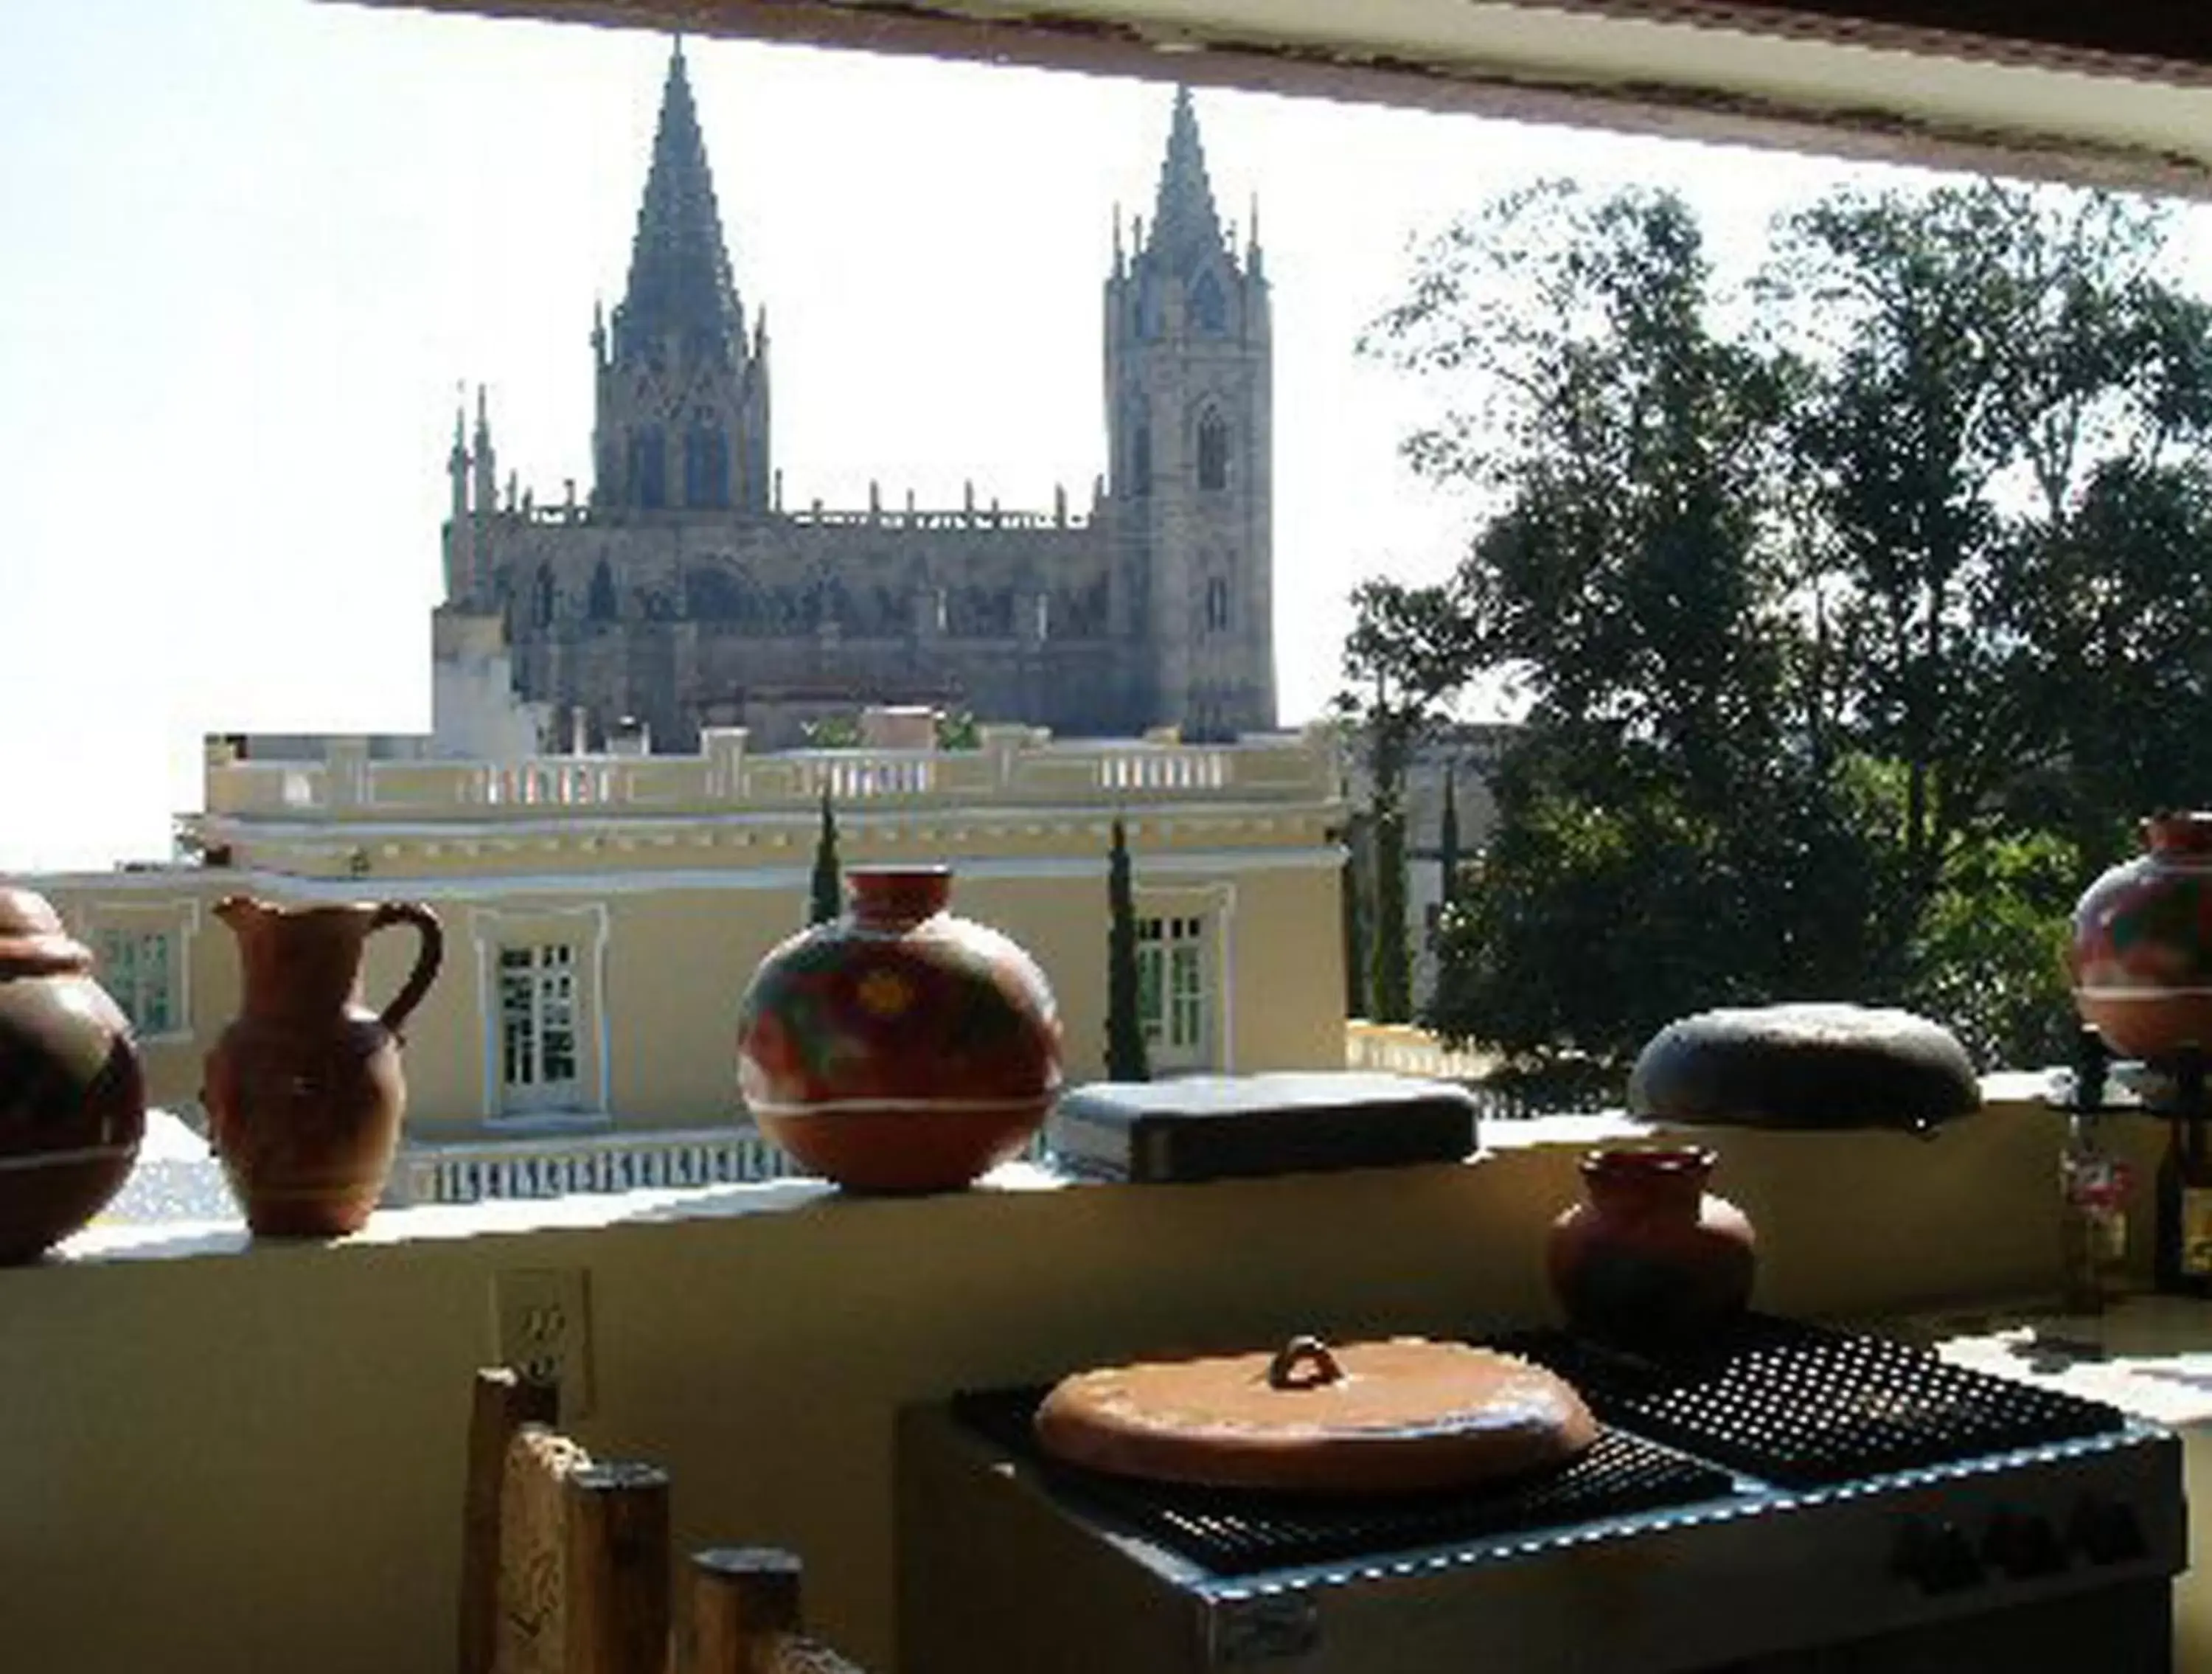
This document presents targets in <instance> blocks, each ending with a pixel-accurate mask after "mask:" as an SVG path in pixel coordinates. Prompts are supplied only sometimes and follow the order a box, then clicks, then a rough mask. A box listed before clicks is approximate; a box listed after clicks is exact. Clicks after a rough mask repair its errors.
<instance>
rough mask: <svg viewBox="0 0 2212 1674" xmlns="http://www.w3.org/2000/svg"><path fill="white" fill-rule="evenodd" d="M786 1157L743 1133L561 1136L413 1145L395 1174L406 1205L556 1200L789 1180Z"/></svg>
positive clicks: (700, 1131)
mask: <svg viewBox="0 0 2212 1674" xmlns="http://www.w3.org/2000/svg"><path fill="white" fill-rule="evenodd" d="M793 1172H795V1171H794V1170H793V1167H792V1166H791V1165H790V1163H789V1162H788V1161H787V1160H786V1159H785V1157H784V1155H783V1154H782V1153H781V1151H779V1150H778V1149H776V1147H775V1146H773V1145H771V1144H769V1142H768V1141H765V1140H763V1138H761V1137H760V1135H757V1134H754V1133H749V1132H746V1131H744V1129H736V1128H732V1129H727V1130H714V1129H697V1130H692V1129H684V1130H679V1131H676V1132H668V1133H652V1134H581V1135H574V1134H557V1135H544V1136H541V1137H534V1138H530V1139H514V1140H494V1141H483V1142H478V1143H467V1144H459V1145H434V1146H422V1147H410V1149H408V1150H407V1151H405V1152H403V1153H402V1154H401V1156H400V1159H399V1164H398V1168H397V1169H396V1170H395V1171H394V1181H395V1184H396V1186H397V1190H395V1192H394V1193H393V1196H394V1197H395V1198H396V1199H397V1200H398V1201H399V1202H409V1203H476V1202H483V1201H485V1200H486V1199H496V1198H518V1197H559V1196H567V1195H568V1194H570V1193H572V1192H624V1191H643V1190H659V1189H664V1188H669V1187H687V1186H705V1185H726V1184H741V1183H744V1182H747V1181H757V1180H776V1179H784V1178H789V1177H790V1176H791V1175H792V1174H793Z"/></svg>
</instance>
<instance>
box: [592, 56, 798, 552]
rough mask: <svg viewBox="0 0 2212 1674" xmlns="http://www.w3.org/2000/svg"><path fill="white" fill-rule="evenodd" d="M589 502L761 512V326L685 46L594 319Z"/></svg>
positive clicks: (610, 507)
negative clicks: (629, 226) (717, 182)
mask: <svg viewBox="0 0 2212 1674" xmlns="http://www.w3.org/2000/svg"><path fill="white" fill-rule="evenodd" d="M592 363H593V368H594V372H595V375H596V378H597V382H598V405H597V420H596V423H594V425H593V429H592V458H593V462H594V467H595V476H594V479H593V484H592V506H593V508H595V509H598V510H600V511H603V512H611V513H616V514H623V513H629V512H659V511H676V510H683V509H687V508H689V509H698V510H718V511H730V510H735V511H740V512H765V511H767V510H768V509H769V483H770V474H769V473H770V470H771V466H770V463H769V380H768V326H767V321H766V319H765V317H764V316H757V317H756V318H755V320H754V321H753V326H752V333H751V336H750V338H748V337H747V335H746V330H745V316H744V305H743V304H742V303H741V302H740V301H738V290H737V285H736V283H735V281H734V280H733V279H732V277H731V271H730V256H729V250H728V247H727V246H726V245H725V244H724V243H723V241H722V222H721V216H720V213H719V211H718V210H716V208H715V204H714V176H713V174H712V173H710V172H709V170H708V167H707V148H706V144H705V143H704V141H703V140H702V138H701V137H700V133H699V116H698V112H697V111H696V108H695V107H694V106H693V104H692V100H691V82H690V76H688V75H687V73H686V72H685V70H684V45H683V42H682V41H680V40H679V41H678V42H677V44H676V46H675V48H674V50H673V51H672V52H671V53H670V55H669V59H668V79H667V82H666V83H665V86H664V87H663V88H662V91H661V95H660V121H659V127H658V129H657V130H656V131H655V132H654V135H653V164H652V167H651V168H650V169H649V171H648V172H647V175H646V182H645V198H644V201H643V202H642V203H641V204H640V205H639V207H638V212H637V234H636V237H635V240H634V241H633V242H632V244H631V246H630V258H629V287H628V289H626V290H625V292H624V293H623V300H622V301H621V303H620V304H619V305H618V306H617V307H616V309H615V311H614V317H613V319H612V320H611V321H608V320H599V319H597V318H595V319H594V320H593V321H592Z"/></svg>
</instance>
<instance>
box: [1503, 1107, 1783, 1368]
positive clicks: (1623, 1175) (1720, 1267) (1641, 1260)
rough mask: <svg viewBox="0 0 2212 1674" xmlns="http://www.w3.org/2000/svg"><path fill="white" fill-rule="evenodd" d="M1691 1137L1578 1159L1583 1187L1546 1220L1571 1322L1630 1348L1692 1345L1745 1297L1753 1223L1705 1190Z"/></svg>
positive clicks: (1700, 1157) (1702, 1153) (1706, 1167)
mask: <svg viewBox="0 0 2212 1674" xmlns="http://www.w3.org/2000/svg"><path fill="white" fill-rule="evenodd" d="M1715 1160H1716V1158H1715V1156H1714V1154H1713V1153H1712V1152H1711V1151H1708V1150H1705V1149H1703V1148H1701V1147H1697V1146H1659V1147H1643V1146H1623V1147H1606V1148H1603V1149H1600V1150H1596V1151H1593V1152H1591V1153H1590V1154H1589V1155H1588V1156H1586V1157H1584V1158H1583V1161H1582V1174H1583V1187H1584V1189H1585V1190H1586V1191H1587V1192H1588V1194H1589V1195H1588V1196H1587V1197H1586V1198H1585V1199H1584V1201H1583V1202H1579V1203H1577V1204H1575V1205H1574V1206H1573V1207H1572V1208H1569V1209H1568V1210H1567V1211H1566V1212H1565V1214H1562V1215H1560V1216H1559V1219H1558V1220H1554V1221H1553V1223H1552V1231H1551V1236H1550V1239H1549V1241H1548V1245H1547V1251H1546V1255H1547V1264H1548V1267H1549V1270H1550V1275H1551V1281H1552V1289H1553V1294H1555V1295H1557V1296H1558V1298H1559V1305H1560V1306H1561V1307H1562V1308H1563V1309H1565V1312H1566V1317H1567V1324H1569V1326H1570V1327H1571V1328H1572V1329H1573V1330H1576V1331H1577V1332H1579V1333H1580V1334H1581V1335H1583V1336H1587V1337H1590V1338H1592V1339H1594V1340H1595V1341H1597V1342H1609V1343H1613V1344H1616V1345H1618V1346H1620V1347H1622V1348H1638V1349H1646V1350H1654V1349H1659V1350H1663V1349H1669V1348H1692V1347H1694V1346H1696V1345H1697V1343H1698V1342H1699V1341H1700V1340H1701V1339H1704V1338H1706V1337H1708V1336H1711V1335H1712V1334H1713V1333H1714V1332H1716V1331H1717V1330H1721V1329H1723V1328H1724V1327H1725V1326H1727V1325H1728V1324H1729V1322H1731V1321H1732V1320H1734V1319H1735V1318H1737V1317H1738V1316H1739V1315H1741V1313H1742V1312H1743V1311H1744V1307H1745V1306H1746V1304H1747V1303H1748V1302H1749V1300H1751V1284H1752V1278H1753V1273H1754V1271H1755V1269H1756V1266H1757V1258H1756V1256H1755V1253H1754V1243H1753V1234H1752V1229H1751V1222H1750V1221H1749V1220H1747V1219H1745V1217H1744V1214H1743V1211H1742V1210H1741V1209H1739V1208H1736V1206H1735V1204H1733V1203H1731V1202H1729V1201H1728V1200H1727V1199H1726V1198H1725V1197H1716V1196H1713V1195H1712V1194H1711V1192H1709V1191H1707V1190H1705V1182H1706V1180H1707V1179H1708V1178H1710V1177H1711V1173H1712V1169H1713V1164H1714V1162H1715Z"/></svg>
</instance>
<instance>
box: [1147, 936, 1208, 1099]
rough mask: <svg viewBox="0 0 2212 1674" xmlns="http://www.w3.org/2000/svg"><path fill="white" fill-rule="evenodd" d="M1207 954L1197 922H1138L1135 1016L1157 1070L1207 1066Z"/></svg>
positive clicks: (1204, 939) (1148, 1053) (1204, 941)
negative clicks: (1141, 1026)
mask: <svg viewBox="0 0 2212 1674" xmlns="http://www.w3.org/2000/svg"><path fill="white" fill-rule="evenodd" d="M1208 986H1209V985H1208V983H1207V981H1206V921H1205V920H1204V919H1203V918H1202V917H1197V916H1182V917H1170V916H1157V917H1143V918H1139V919H1138V921H1137V1016H1138V1018H1139V1020H1140V1021H1141V1022H1142V1024H1143V1025H1144V1030H1145V1049H1146V1055H1147V1056H1149V1057H1150V1058H1151V1060H1152V1067H1153V1068H1156V1069H1189V1068H1199V1067H1200V1066H1203V1065H1205V1064H1206V1063H1208V1062H1211V1061H1212V1058H1211V1054H1210V1052H1209V1050H1208V1047H1209V1024H1210V1021H1211V1015H1210V1014H1211V1013H1212V1004H1211V997H1210V995H1209V993H1208Z"/></svg>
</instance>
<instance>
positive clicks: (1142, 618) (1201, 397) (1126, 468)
mask: <svg viewBox="0 0 2212 1674" xmlns="http://www.w3.org/2000/svg"><path fill="white" fill-rule="evenodd" d="M1134 230H1135V238H1134V242H1135V245H1136V249H1135V253H1134V254H1133V256H1127V257H1125V255H1124V253H1123V251H1122V248H1121V235H1120V232H1119V228H1118V227H1117V228H1116V232H1115V250H1114V271H1113V273H1112V274H1111V276H1110V277H1109V278H1108V279H1107V281H1106V299H1105V300H1106V322H1105V325H1106V420H1107V434H1108V436H1109V475H1108V509H1109V516H1110V517H1111V519H1112V520H1113V523H1114V527H1115V531H1116V544H1117V547H1118V549H1119V551H1118V557H1119V560H1120V563H1121V566H1122V575H1121V585H1122V586H1123V587H1124V588H1125V589H1126V591H1127V594H1129V596H1130V598H1131V600H1132V601H1133V610H1132V612H1131V618H1132V619H1131V621H1130V627H1131V630H1132V631H1133V632H1134V633H1135V634H1136V636H1138V637H1139V639H1140V640H1141V641H1142V642H1144V643H1146V645H1147V646H1148V647H1149V649H1150V667H1151V676H1152V679H1151V689H1150V691H1149V693H1148V694H1147V697H1148V702H1147V703H1146V709H1148V710H1149V712H1150V715H1151V719H1152V723H1153V724H1156V725H1159V724H1179V725H1181V727H1182V729H1183V735H1184V736H1185V737H1186V738H1188V739H1223V738H1228V737H1231V736H1233V735H1235V734H1237V733H1240V732H1250V731H1264V730H1267V729H1270V728H1272V727H1274V725H1275V724H1276V723H1275V650H1274V589H1273V565H1274V543H1273V393H1272V388H1271V383H1272V371H1273V336H1272V330H1271V326H1270V323H1269V318H1268V305H1267V277H1266V275H1265V272H1264V271H1263V266H1262V263H1261V253H1260V243H1259V232H1258V224H1257V216H1256V211H1255V219H1254V225H1253V227H1252V228H1250V230H1249V242H1248V244H1247V245H1246V247H1245V250H1244V253H1243V258H1242V259H1241V260H1240V259H1239V257H1238V255H1237V252H1236V250H1235V249H1234V248H1233V247H1231V243H1230V240H1228V239H1227V238H1226V237H1225V236H1224V235H1223V233H1222V228H1221V222H1220V220H1219V217H1218V216H1217V215H1216V214H1215V211H1214V205H1213V191H1212V186H1210V185H1209V184H1208V183H1207V180H1206V155H1205V151H1204V149H1203V148H1202V147H1201V145H1200V140H1199V132H1198V116H1197V113H1196V112H1195V110H1194V108H1193V106H1192V102H1191V97H1190V92H1189V89H1188V88H1177V89H1176V100H1175V113H1174V117H1173V119H1172V122H1171V124H1170V128H1169V131H1168V148H1167V158H1166V161H1164V163H1163V164H1162V166H1161V168H1160V184H1159V192H1158V199H1157V202H1156V203H1155V204H1154V205H1153V210H1152V222H1151V225H1150V226H1149V227H1147V226H1146V224H1145V223H1144V222H1138V223H1137V226H1136V228H1135V229H1134Z"/></svg>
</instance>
